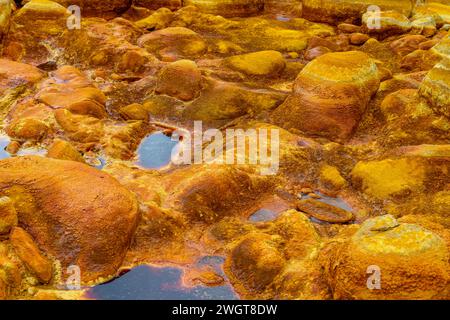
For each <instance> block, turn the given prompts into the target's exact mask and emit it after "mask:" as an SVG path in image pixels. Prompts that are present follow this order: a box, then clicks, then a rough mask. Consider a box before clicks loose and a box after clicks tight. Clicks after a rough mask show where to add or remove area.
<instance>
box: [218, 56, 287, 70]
mask: <svg viewBox="0 0 450 320" xmlns="http://www.w3.org/2000/svg"><path fill="white" fill-rule="evenodd" d="M224 62H225V65H227V66H229V67H230V68H231V69H234V70H237V71H240V72H243V73H244V74H246V75H249V76H277V75H279V74H280V73H281V72H282V71H283V70H284V68H285V67H286V62H285V60H284V58H283V55H282V54H281V53H279V52H277V51H260V52H254V53H248V54H245V55H239V56H233V57H229V58H227V59H225V61H224Z"/></svg>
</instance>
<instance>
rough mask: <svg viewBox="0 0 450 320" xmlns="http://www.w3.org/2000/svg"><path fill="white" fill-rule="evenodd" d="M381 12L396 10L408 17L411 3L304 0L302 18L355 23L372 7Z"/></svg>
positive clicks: (371, 0)
mask: <svg viewBox="0 0 450 320" xmlns="http://www.w3.org/2000/svg"><path fill="white" fill-rule="evenodd" d="M372 5H375V6H378V7H380V8H381V10H396V11H398V12H400V13H403V14H405V15H406V16H409V15H410V13H411V10H412V3H411V1H409V0H396V1H391V0H339V1H337V0H304V1H303V16H304V17H305V18H306V19H308V20H312V21H321V22H328V23H336V22H339V21H341V22H351V23H353V22H356V21H358V20H359V19H360V18H361V15H362V14H363V13H364V12H366V11H367V9H368V8H369V7H370V6H372Z"/></svg>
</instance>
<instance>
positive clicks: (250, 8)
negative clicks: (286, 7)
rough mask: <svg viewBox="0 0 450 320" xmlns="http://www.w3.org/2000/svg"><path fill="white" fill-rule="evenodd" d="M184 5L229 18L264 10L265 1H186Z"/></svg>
mask: <svg viewBox="0 0 450 320" xmlns="http://www.w3.org/2000/svg"><path fill="white" fill-rule="evenodd" d="M183 3H184V5H194V6H197V7H198V8H200V9H201V10H202V11H204V12H208V13H213V14H220V15H222V16H228V17H239V16H249V15H253V14H257V13H259V12H261V11H262V10H263V8H264V0H219V1H215V0H185V1H183Z"/></svg>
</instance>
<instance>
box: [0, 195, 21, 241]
mask: <svg viewBox="0 0 450 320" xmlns="http://www.w3.org/2000/svg"><path fill="white" fill-rule="evenodd" d="M16 225H17V212H16V209H15V208H14V202H13V201H12V200H11V199H10V198H8V197H1V198H0V235H3V234H8V233H9V231H10V230H11V229H12V228H13V227H15V226H16Z"/></svg>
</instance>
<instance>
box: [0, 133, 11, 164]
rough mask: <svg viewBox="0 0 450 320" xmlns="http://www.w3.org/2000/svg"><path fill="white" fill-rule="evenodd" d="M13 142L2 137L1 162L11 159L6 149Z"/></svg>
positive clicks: (0, 139)
mask: <svg viewBox="0 0 450 320" xmlns="http://www.w3.org/2000/svg"><path fill="white" fill-rule="evenodd" d="M10 141H11V140H10V139H9V137H8V136H5V135H0V160H1V159H6V158H9V157H10V156H11V155H10V154H9V153H8V152H6V150H5V148H6V147H7V146H8V144H9V142H10Z"/></svg>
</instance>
